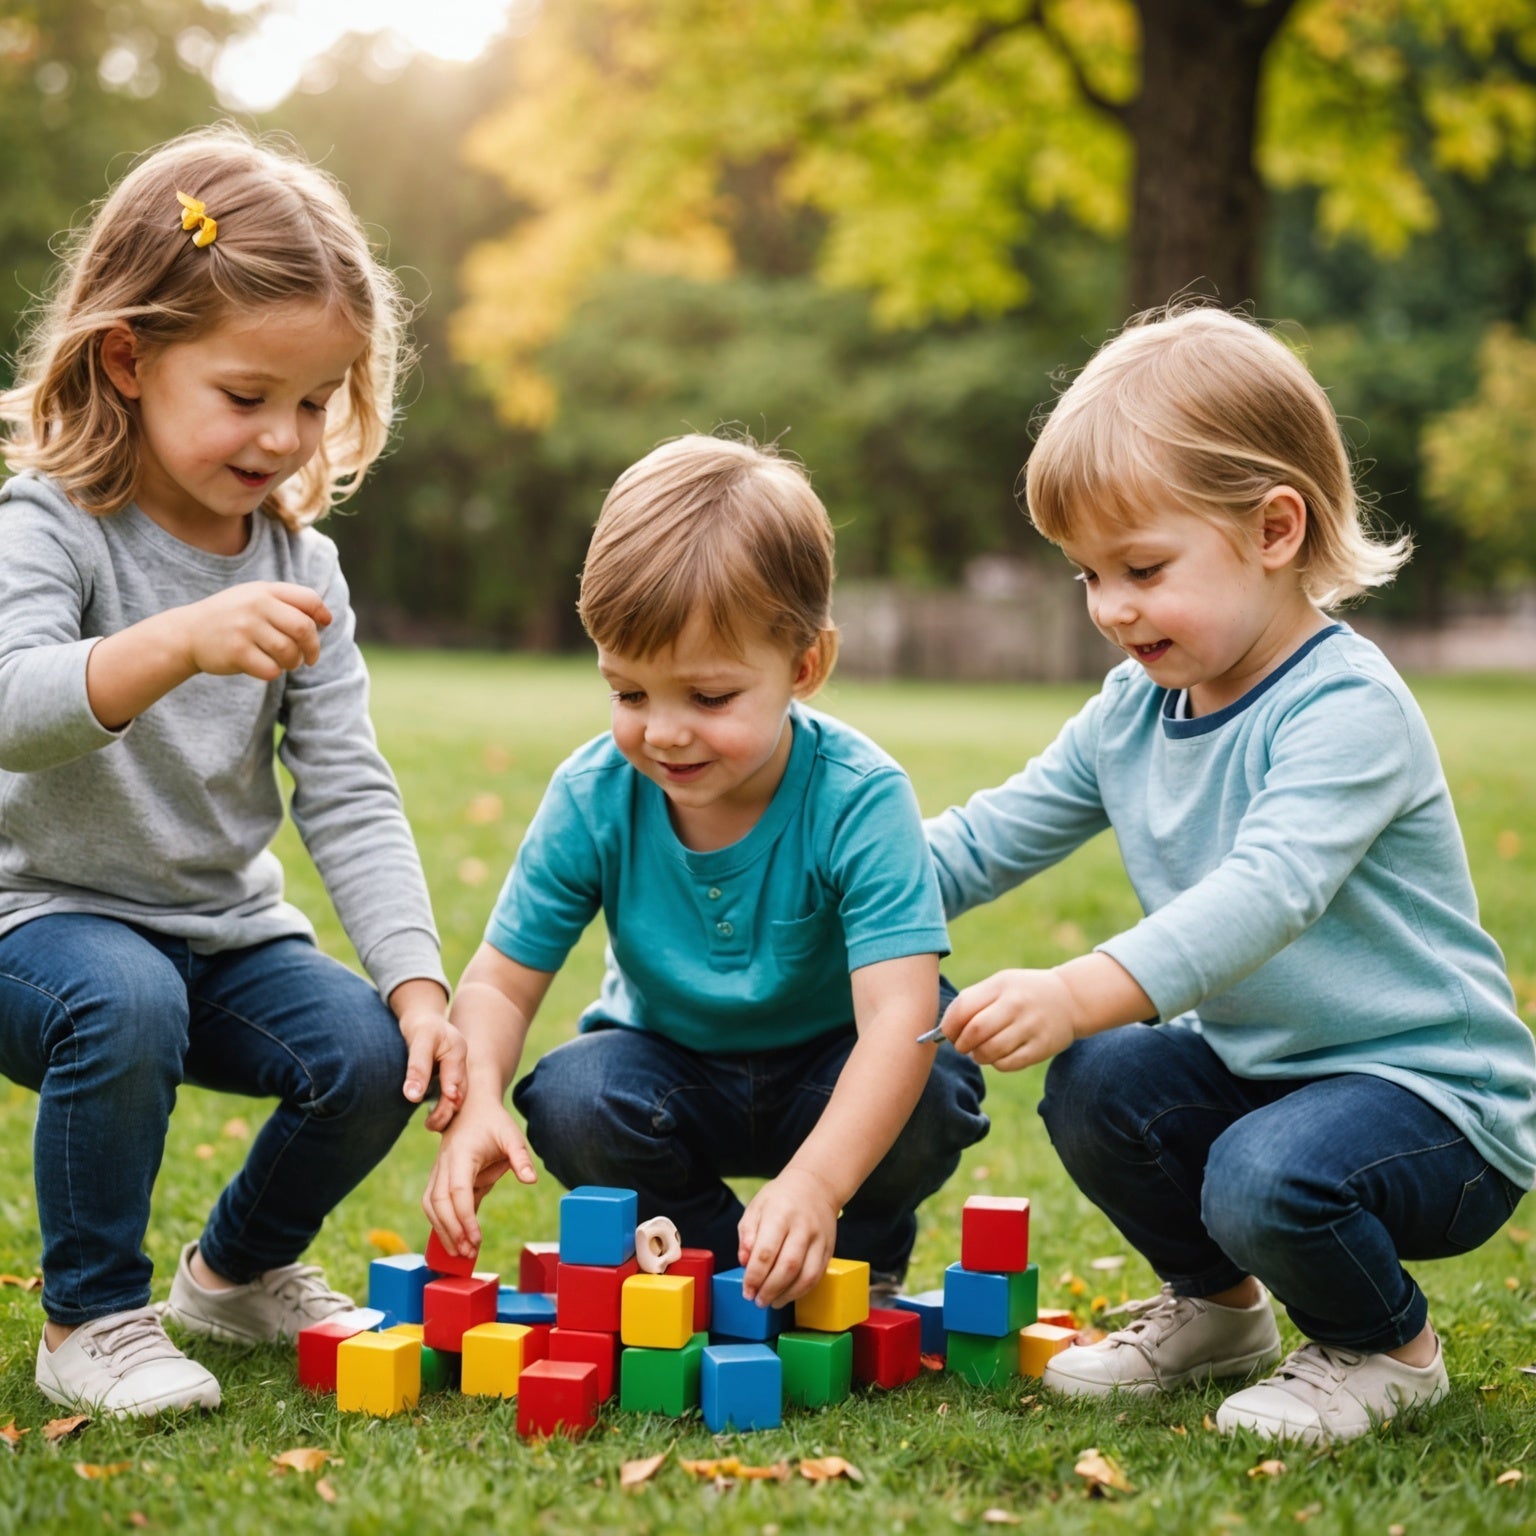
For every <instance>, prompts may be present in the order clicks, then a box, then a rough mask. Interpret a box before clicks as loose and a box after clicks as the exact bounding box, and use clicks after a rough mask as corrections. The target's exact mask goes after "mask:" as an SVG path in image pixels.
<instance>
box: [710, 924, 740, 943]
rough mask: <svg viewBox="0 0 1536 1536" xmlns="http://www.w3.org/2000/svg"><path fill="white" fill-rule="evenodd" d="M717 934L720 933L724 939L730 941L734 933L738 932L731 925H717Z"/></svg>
mask: <svg viewBox="0 0 1536 1536" xmlns="http://www.w3.org/2000/svg"><path fill="white" fill-rule="evenodd" d="M715 932H716V933H718V934H719V935H720V937H721V938H722V939H728V938H730V936H731V935H732V934H733V933H735V932H736V930H735V929H734V928H733V927H732V926H731V925H730V924H729V923H716V924H715Z"/></svg>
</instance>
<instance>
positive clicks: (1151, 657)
mask: <svg viewBox="0 0 1536 1536" xmlns="http://www.w3.org/2000/svg"><path fill="white" fill-rule="evenodd" d="M1172 644H1173V641H1171V640H1158V641H1156V642H1155V643H1154V644H1152V645H1133V646H1132V647H1131V649H1132V650H1133V651H1135V653H1136V659H1137V660H1138V661H1157V660H1158V659H1159V658H1160V657H1162V656H1164V655H1166V654H1167V651H1168V648H1169V647H1170V646H1171V645H1172Z"/></svg>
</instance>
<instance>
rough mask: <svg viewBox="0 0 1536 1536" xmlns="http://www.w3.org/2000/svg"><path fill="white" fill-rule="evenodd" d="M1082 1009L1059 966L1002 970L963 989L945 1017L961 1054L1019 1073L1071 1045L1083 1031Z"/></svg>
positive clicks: (950, 1034)
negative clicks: (1080, 1026)
mask: <svg viewBox="0 0 1536 1536" xmlns="http://www.w3.org/2000/svg"><path fill="white" fill-rule="evenodd" d="M1078 1011H1079V1010H1078V1002H1077V998H1076V997H1075V996H1074V994H1073V992H1072V990H1071V989H1070V988H1069V987H1068V985H1067V984H1066V982H1065V981H1063V980H1062V978H1061V976H1060V975H1059V973H1057V972H1056V971H999V972H998V973H997V974H996V975H995V976H988V977H987V979H986V980H985V981H978V982H977V983H976V984H975V986H971V987H967V988H966V989H965V991H963V992H961V993H960V994H959V996H957V997H956V998H955V1000H954V1002H952V1003H951V1004H950V1005H949V1008H948V1009H947V1010H946V1012H945V1014H944V1017H943V1019H942V1020H941V1021H940V1022H941V1024H942V1027H943V1030H944V1033H945V1034H946V1035H947V1036H948V1037H949V1039H950V1042H951V1043H952V1044H953V1045H954V1047H955V1049H956V1050H957V1051H959V1052H960V1053H961V1054H962V1055H965V1056H969V1057H970V1058H971V1059H972V1060H973V1061H976V1062H979V1063H980V1064H981V1065H982V1066H984V1067H996V1068H997V1070H998V1071H999V1072H1017V1071H1018V1070H1019V1069H1020V1068H1021V1067H1032V1066H1034V1065H1035V1063H1036V1062H1039V1061H1047V1060H1049V1059H1050V1058H1051V1057H1052V1056H1054V1055H1056V1053H1057V1052H1058V1051H1064V1050H1066V1048H1067V1047H1068V1046H1069V1045H1071V1044H1072V1042H1073V1041H1074V1040H1075V1039H1077V1036H1078V1027H1077V1020H1078Z"/></svg>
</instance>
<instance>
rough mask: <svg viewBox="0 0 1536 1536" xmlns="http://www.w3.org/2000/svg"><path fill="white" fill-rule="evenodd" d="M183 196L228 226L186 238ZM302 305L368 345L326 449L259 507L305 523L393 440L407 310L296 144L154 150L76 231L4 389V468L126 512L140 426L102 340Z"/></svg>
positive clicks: (203, 136) (220, 143)
mask: <svg viewBox="0 0 1536 1536" xmlns="http://www.w3.org/2000/svg"><path fill="white" fill-rule="evenodd" d="M178 192H185V193H186V194H187V195H188V196H190V197H194V198H198V199H200V200H201V201H202V202H203V203H204V204H205V205H206V207H207V212H208V214H209V216H210V217H212V218H214V219H215V220H217V223H218V234H217V237H216V239H215V240H214V241H213V243H212V244H210V245H206V246H203V247H201V248H199V247H197V246H194V245H193V243H192V234H191V233H188V232H185V231H183V229H182V227H181V214H182V209H181V205H180V204H179V203H178V202H177V198H176V194H177V193H178ZM292 303H320V304H324V305H328V306H332V307H334V308H335V309H336V310H337V311H338V312H339V313H341V314H342V315H344V316H345V317H346V318H347V319H348V320H350V321H351V323H352V324H353V325H355V326H356V328H357V330H358V333H359V335H360V336H361V337H362V338H363V340H364V346H363V351H362V354H361V356H360V357H359V358H358V359H357V361H356V362H355V363H354V364H353V365H352V367H351V369H350V370H349V371H348V374H347V378H346V382H345V384H344V386H343V388H341V389H340V390H338V391H337V392H336V396H335V398H333V399H332V401H331V403H330V405H329V407H328V409H327V413H326V426H325V433H324V436H323V438H322V439H321V443H320V447H319V448H318V449H317V450H316V452H315V454H314V456H313V457H312V458H311V459H310V460H309V462H308V463H307V464H306V465H305V466H304V467H303V468H302V469H301V470H300V471H299V472H298V473H297V474H296V475H294V476H293V477H292V478H291V479H289V480H288V481H286V482H285V483H284V484H283V485H281V486H280V487H278V488H277V489H276V490H275V491H274V492H273V494H272V495H271V496H269V497H268V498H267V499H266V501H264V502H263V503H262V510H263V511H264V512H266V513H267V514H268V515H269V516H272V517H275V518H277V519H279V520H280V521H282V522H283V523H285V524H286V525H287V526H288V527H290V528H297V527H301V526H303V525H304V524H306V523H311V522H313V521H315V520H316V519H317V518H320V517H323V516H324V515H325V514H326V512H328V511H329V510H330V509H331V507H332V506H333V505H334V504H335V503H336V502H338V501H342V500H345V499H346V497H348V496H349V495H351V494H352V492H353V491H355V490H356V489H357V487H358V485H359V483H360V482H361V480H362V478H363V475H364V474H365V473H366V471H367V469H368V466H369V465H370V464H371V463H372V462H373V461H374V459H376V458H377V457H378V455H379V453H380V452H381V451H382V449H383V448H384V445H385V442H386V441H387V439H388V436H389V428H390V423H391V420H392V417H393V412H394V403H395V393H396V388H397V384H398V380H399V377H400V373H401V369H402V366H403V363H404V361H405V347H406V343H405V323H406V319H407V306H406V304H405V301H404V299H403V297H402V296H401V293H400V290H399V287H398V284H397V283H396V281H395V279H394V276H393V274H392V273H390V272H389V271H388V269H387V268H385V267H384V266H383V265H382V264H381V263H380V262H379V261H378V259H377V258H376V257H375V255H374V253H373V251H372V249H371V248H370V246H369V243H368V239H367V237H366V235H365V234H364V232H363V229H362V226H361V225H360V224H359V223H358V220H357V217H356V215H354V214H353V212H352V210H351V208H350V207H349V206H348V204H347V200H346V197H345V195H344V193H343V192H342V190H341V188H340V186H339V185H338V184H337V183H336V182H335V181H334V180H333V179H332V178H331V177H330V176H328V175H326V174H325V173H324V172H323V171H321V170H319V169H318V168H317V167H315V166H313V165H311V164H309V163H308V162H307V161H305V160H303V159H301V158H299V156H298V155H297V153H296V152H294V151H292V150H289V149H286V148H279V147H278V146H277V145H275V144H274V143H271V142H263V143H258V142H257V141H255V140H253V139H252V138H251V137H250V136H249V135H247V134H246V133H244V132H243V131H242V130H241V129H239V128H237V127H234V126H232V125H227V124H226V125H220V126H218V127H214V128H205V129H199V130H196V131H194V132H192V133H188V134H184V135H182V136H181V137H180V138H177V139H173V140H172V141H171V142H170V143H168V144H164V145H162V146H160V147H159V148H158V149H154V150H151V151H149V152H148V153H147V154H146V155H144V156H143V157H142V158H141V159H140V160H139V161H138V162H137V163H136V164H135V165H134V166H133V168H132V169H131V170H130V171H129V172H128V174H127V175H126V176H124V177H123V179H122V180H121V181H120V182H118V184H117V185H116V186H115V187H114V188H113V189H112V191H111V192H110V193H109V194H108V196H107V197H106V199H105V200H104V201H103V202H102V203H101V204H100V205H99V206H98V208H97V209H96V210H95V212H94V215H93V216H92V218H91V219H90V220H89V222H88V223H86V224H85V225H84V226H83V227H82V228H80V229H79V230H77V231H75V232H74V233H73V235H72V236H71V237H70V239H69V243H68V249H67V251H66V254H65V257H64V261H63V263H62V266H61V268H60V270H59V272H58V274H57V275H56V278H55V281H54V283H53V285H52V287H51V289H50V292H49V295H48V297H47V299H46V301H45V302H44V303H43V305H42V306H41V308H40V309H39V311H38V313H37V315H36V318H35V321H34V323H33V326H32V330H31V333H30V335H29V337H28V339H27V341H26V344H25V345H24V347H23V349H22V353H21V357H20V365H19V368H18V371H17V383H16V385H15V387H14V388H13V389H11V390H9V391H8V392H7V393H6V394H4V395H3V396H0V420H5V421H9V422H10V423H12V431H11V432H10V434H9V435H8V438H7V439H6V440H5V441H4V444H3V450H4V455H5V459H6V462H7V463H8V464H9V465H10V467H11V468H12V469H16V470H20V469H33V470H37V471H39V472H40V473H43V474H47V475H51V476H52V477H53V478H54V479H55V480H57V481H58V482H59V484H60V485H61V486H62V487H63V488H64V490H65V491H66V492H67V493H68V494H69V495H70V496H71V497H72V498H73V499H74V500H75V501H76V502H78V503H79V505H81V506H82V507H84V508H85V509H86V510H87V511H90V512H94V513H97V514H108V513H112V512H117V511H119V510H120V509H121V508H122V507H124V506H126V505H127V504H128V502H130V501H131V500H132V499H133V496H134V490H135V484H136V480H137V476H138V472H139V448H140V443H139V424H138V414H137V410H136V408H135V405H134V402H132V401H130V400H125V399H124V398H123V397H122V396H121V395H119V394H118V392H117V390H116V389H115V387H114V386H113V385H112V383H111V381H110V380H109V379H108V377H107V374H106V371H105V369H104V367H103V364H102V357H101V347H102V340H103V338H104V337H105V335H106V333H107V332H108V331H109V330H111V329H113V328H114V327H115V326H117V325H119V324H127V325H128V326H129V327H130V328H131V329H132V331H133V334H134V337H135V339H136V341H137V342H138V344H139V347H140V348H141V349H142V350H143V351H145V352H153V351H155V350H157V349H160V348H163V347H168V346H174V345H175V344H176V343H178V342H188V341H195V340H197V339H198V338H199V337H201V336H204V335H206V334H207V333H208V332H210V331H212V330H213V329H215V328H216V327H217V326H219V325H220V324H221V323H223V322H224V321H226V320H227V319H230V318H231V317H233V316H242V317H243V316H249V315H259V314H260V313H261V311H262V310H264V309H268V308H270V307H271V306H274V305H282V304H292Z"/></svg>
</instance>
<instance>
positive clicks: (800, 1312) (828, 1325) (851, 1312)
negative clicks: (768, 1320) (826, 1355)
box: [795, 1259, 869, 1333]
mask: <svg viewBox="0 0 1536 1536" xmlns="http://www.w3.org/2000/svg"><path fill="white" fill-rule="evenodd" d="M868 1316H869V1265H868V1264H866V1263H865V1262H864V1260H863V1259H831V1260H829V1261H828V1263H827V1272H826V1274H824V1275H823V1276H822V1277H821V1279H820V1280H818V1281H817V1282H816V1284H815V1285H813V1286H812V1287H811V1288H810V1290H808V1291H807V1292H806V1293H805V1295H804V1296H802V1297H801V1298H800V1299H799V1301H797V1302H796V1303H795V1327H797V1328H814V1329H816V1330H817V1331H818V1332H820V1333H843V1332H845V1331H846V1330H847V1329H849V1328H852V1327H853V1325H854V1324H855V1323H862V1322H863V1321H864V1319H865V1318H866V1317H868Z"/></svg>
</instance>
